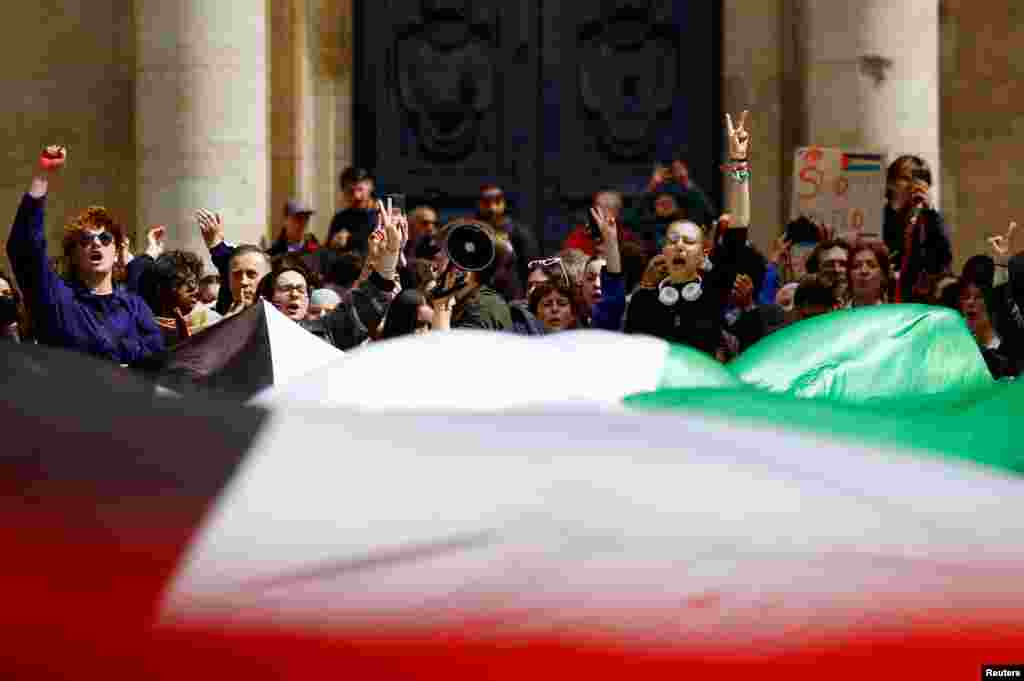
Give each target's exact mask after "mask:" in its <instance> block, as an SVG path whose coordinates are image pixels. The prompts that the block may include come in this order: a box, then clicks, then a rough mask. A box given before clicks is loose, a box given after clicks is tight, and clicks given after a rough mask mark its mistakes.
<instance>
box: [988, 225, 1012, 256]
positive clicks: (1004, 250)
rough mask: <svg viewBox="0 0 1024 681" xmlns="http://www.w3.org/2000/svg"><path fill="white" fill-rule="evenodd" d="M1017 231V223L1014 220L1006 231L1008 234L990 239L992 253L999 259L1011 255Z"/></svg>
mask: <svg viewBox="0 0 1024 681" xmlns="http://www.w3.org/2000/svg"><path fill="white" fill-rule="evenodd" d="M1015 229H1017V223H1016V222H1015V221H1013V220H1011V221H1010V226H1009V227H1008V228H1007V229H1006V234H997V235H995V236H990V237H989V238H988V240H987V241H988V245H989V246H991V247H992V253H993V254H994V255H996V256H997V257H1006V256H1008V255H1010V249H1011V247H1012V246H1013V232H1014V230H1015Z"/></svg>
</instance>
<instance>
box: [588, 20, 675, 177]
mask: <svg viewBox="0 0 1024 681" xmlns="http://www.w3.org/2000/svg"><path fill="white" fill-rule="evenodd" d="M604 5H605V9H604V12H603V13H602V14H601V15H600V16H598V17H596V18H594V19H592V20H590V21H587V22H585V23H583V24H581V25H580V27H579V30H578V33H577V36H578V53H579V56H580V61H579V91H580V92H579V93H580V98H581V101H582V104H583V109H584V111H585V112H586V114H587V115H588V116H589V118H590V124H591V130H592V133H593V135H594V137H596V138H597V139H598V140H599V141H600V146H601V148H602V151H603V152H604V154H605V155H607V156H608V157H609V158H611V159H613V160H617V161H631V160H634V159H645V158H648V157H649V155H650V153H651V150H652V149H653V148H654V145H655V139H654V133H655V131H656V126H655V122H656V121H657V119H658V117H659V116H661V115H663V114H665V113H667V112H668V111H670V110H671V108H672V104H673V101H674V99H675V97H676V93H677V90H678V88H679V69H678V62H679V49H678V44H677V42H678V30H677V29H676V28H675V27H674V26H673V25H672V24H671V22H670V18H671V8H670V7H669V11H668V16H666V12H665V10H664V9H663V3H659V2H654V3H652V2H651V1H650V0H612V1H611V2H606V3H604Z"/></svg>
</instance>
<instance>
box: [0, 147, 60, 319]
mask: <svg viewBox="0 0 1024 681" xmlns="http://www.w3.org/2000/svg"><path fill="white" fill-rule="evenodd" d="M66 160H67V150H66V149H65V148H64V147H61V146H50V147H47V148H46V149H44V150H43V153H42V155H41V156H40V157H39V164H38V167H37V170H36V172H35V175H34V177H33V178H32V182H31V184H30V185H29V189H28V193H26V194H25V196H23V197H22V199H21V205H20V206H18V213H17V215H16V216H15V218H14V224H13V225H12V226H11V234H10V237H9V238H8V240H7V257H8V259H9V260H10V261H11V267H12V268H13V269H14V274H15V277H16V278H17V280H18V285H19V286H20V287H21V290H22V292H23V293H24V295H25V301H26V303H27V305H28V307H29V311H30V313H31V314H32V316H33V317H34V318H36V319H37V320H39V319H45V318H46V316H47V315H46V314H45V313H46V312H47V311H48V310H51V309H52V308H51V306H52V305H53V304H55V303H56V302H57V300H58V298H59V297H61V296H65V295H68V294H69V290H68V288H67V285H66V284H65V283H64V281H63V279H61V278H60V276H58V275H57V273H56V272H54V271H53V267H52V266H51V265H50V261H49V259H48V258H47V255H46V235H45V233H44V229H43V225H44V219H45V210H44V207H45V203H46V194H47V192H48V191H49V187H50V181H51V180H52V178H53V176H54V175H56V174H57V173H58V172H59V171H60V169H61V168H62V167H63V166H64V163H65V161H66Z"/></svg>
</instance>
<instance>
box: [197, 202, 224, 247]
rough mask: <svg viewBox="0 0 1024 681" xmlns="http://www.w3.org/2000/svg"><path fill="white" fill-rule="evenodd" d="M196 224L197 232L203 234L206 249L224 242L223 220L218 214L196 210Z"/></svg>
mask: <svg viewBox="0 0 1024 681" xmlns="http://www.w3.org/2000/svg"><path fill="white" fill-rule="evenodd" d="M196 222H197V223H199V231H200V232H202V233H203V239H204V240H205V241H206V247H207V248H213V247H214V246H217V245H218V244H219V243H221V242H222V241H224V220H223V219H222V218H221V216H220V213H214V212H212V211H208V210H203V209H200V210H197V211H196Z"/></svg>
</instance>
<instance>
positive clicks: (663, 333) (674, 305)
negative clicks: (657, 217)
mask: <svg viewBox="0 0 1024 681" xmlns="http://www.w3.org/2000/svg"><path fill="white" fill-rule="evenodd" d="M747 126H748V112H746V111H744V112H743V114H742V115H741V116H740V117H739V119H738V120H737V121H735V124H734V120H733V118H732V117H731V116H730V115H728V114H726V131H727V136H728V141H729V152H730V164H729V165H727V166H724V167H723V171H724V172H725V175H726V178H727V180H726V181H727V197H728V213H729V215H730V219H729V220H723V221H721V224H720V225H719V234H717V235H716V240H717V242H718V243H717V244H716V246H715V248H714V251H713V253H712V256H711V265H712V266H711V267H708V261H707V258H706V256H705V251H704V248H705V246H704V238H705V233H704V229H703V228H702V227H701V226H700V225H698V224H696V223H695V222H691V221H677V222H673V223H672V224H671V225H669V227H668V230H667V231H666V233H665V246H664V248H663V249H662V254H663V255H664V257H665V261H666V264H667V267H668V276H667V277H665V279H663V280H662V281H660V282H659V283H658V285H657V287H656V288H641V289H640V290H638V291H637V292H636V293H634V294H633V297H632V299H631V300H630V303H629V307H628V309H627V312H626V323H625V331H626V333H635V334H644V335H649V336H654V337H657V338H663V339H665V340H667V341H670V342H672V343H678V344H681V345H689V346H690V347H693V348H696V349H698V350H702V351H703V352H705V353H707V354H709V355H711V356H715V357H720V353H719V349H720V348H721V346H722V343H723V333H722V332H723V325H724V322H725V319H724V316H725V311H726V307H727V306H728V305H730V304H733V305H735V304H737V303H739V302H742V301H741V300H740V299H741V298H744V296H745V299H746V301H747V302H749V300H750V298H751V296H752V295H753V292H754V291H755V290H756V288H757V284H758V283H759V282H757V281H756V279H757V276H756V273H755V274H752V273H751V272H750V271H749V270H750V269H751V268H750V267H749V265H746V264H745V263H744V262H743V258H742V255H743V249H744V248H745V246H746V242H747V235H748V229H749V226H750V161H749V156H748V154H749V151H750V143H751V134H750V129H749V128H748V127H747ZM761 277H762V278H763V267H762V273H761Z"/></svg>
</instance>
